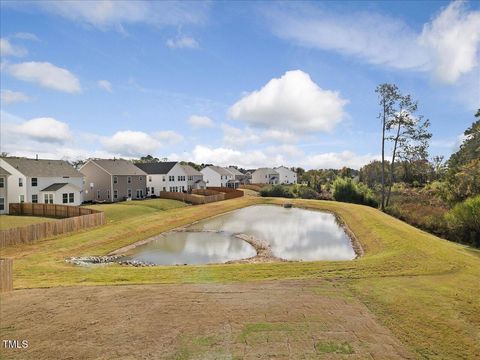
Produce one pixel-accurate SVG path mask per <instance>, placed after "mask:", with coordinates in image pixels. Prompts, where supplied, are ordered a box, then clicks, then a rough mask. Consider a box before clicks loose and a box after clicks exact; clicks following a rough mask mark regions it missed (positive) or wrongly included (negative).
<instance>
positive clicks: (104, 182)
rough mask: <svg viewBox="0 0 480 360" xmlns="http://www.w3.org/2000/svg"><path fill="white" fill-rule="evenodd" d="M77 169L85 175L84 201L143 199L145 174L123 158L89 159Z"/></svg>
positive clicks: (145, 187)
mask: <svg viewBox="0 0 480 360" xmlns="http://www.w3.org/2000/svg"><path fill="white" fill-rule="evenodd" d="M79 171H80V172H81V173H82V174H83V175H84V176H85V192H84V196H83V198H84V201H98V202H116V201H122V200H126V199H143V198H144V197H145V196H146V190H147V185H146V181H147V179H146V177H147V174H146V173H145V172H144V171H142V170H141V169H139V168H138V167H136V166H135V165H134V164H133V163H132V162H130V161H127V160H123V159H113V160H111V159H90V160H88V161H87V162H86V163H85V164H84V165H82V167H80V169H79Z"/></svg>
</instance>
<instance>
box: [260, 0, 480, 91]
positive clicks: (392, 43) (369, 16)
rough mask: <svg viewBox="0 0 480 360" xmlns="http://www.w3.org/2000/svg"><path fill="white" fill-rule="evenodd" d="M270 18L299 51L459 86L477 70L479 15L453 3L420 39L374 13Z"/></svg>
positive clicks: (304, 12)
mask: <svg viewBox="0 0 480 360" xmlns="http://www.w3.org/2000/svg"><path fill="white" fill-rule="evenodd" d="M266 16H267V18H268V20H269V22H270V25H271V28H272V31H273V32H274V34H276V35H277V36H279V37H281V38H283V39H286V40H289V41H293V42H295V43H297V44H299V45H301V46H305V47H311V48H317V49H321V50H328V51H335V52H338V53H340V54H344V55H347V56H353V57H356V58H358V59H361V60H363V61H365V62H367V63H370V64H375V65H383V66H387V67H391V68H396V69H405V70H415V71H429V72H432V73H433V76H434V77H435V78H436V79H438V80H440V81H443V82H445V83H453V82H455V81H456V80H457V79H458V78H459V77H460V76H461V75H462V74H465V73H468V72H470V71H472V70H473V69H474V68H475V66H477V64H478V56H479V55H478V54H479V51H478V50H479V42H480V12H479V11H468V10H467V9H466V5H465V2H463V1H454V2H452V3H451V4H450V5H449V6H448V7H446V8H445V9H443V11H441V12H440V13H439V14H438V16H437V17H436V18H434V19H433V20H432V21H431V22H429V23H426V24H425V25H424V27H423V31H422V32H421V33H420V32H418V31H416V30H414V29H412V28H411V27H410V26H408V25H407V24H406V23H404V22H403V21H401V20H400V19H397V18H393V17H389V16H386V15H381V14H376V13H372V12H368V13H367V12H360V13H350V14H348V13H347V14H345V13H342V14H339V13H333V12H325V11H320V10H319V9H318V8H315V7H313V6H310V5H306V6H296V7H295V8H292V7H287V9H273V8H269V9H268V11H267V12H266Z"/></svg>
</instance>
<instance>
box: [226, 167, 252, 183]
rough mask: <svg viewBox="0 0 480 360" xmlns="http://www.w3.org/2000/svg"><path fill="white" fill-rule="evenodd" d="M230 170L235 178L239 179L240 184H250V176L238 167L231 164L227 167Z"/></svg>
mask: <svg viewBox="0 0 480 360" xmlns="http://www.w3.org/2000/svg"><path fill="white" fill-rule="evenodd" d="M227 170H228V171H230V172H231V173H232V174H233V176H234V177H235V180H238V183H239V184H243V185H244V184H248V177H247V175H245V174H244V173H242V172H240V171H239V170H238V169H237V168H235V167H233V166H229V167H228V168H227Z"/></svg>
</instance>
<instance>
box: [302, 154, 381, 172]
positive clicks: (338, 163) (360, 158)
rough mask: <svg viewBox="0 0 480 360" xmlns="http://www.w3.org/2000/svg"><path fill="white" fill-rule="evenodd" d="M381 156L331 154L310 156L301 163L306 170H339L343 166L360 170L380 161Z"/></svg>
mask: <svg viewBox="0 0 480 360" xmlns="http://www.w3.org/2000/svg"><path fill="white" fill-rule="evenodd" d="M379 159H380V155H373V154H366V155H358V154H355V153H354V152H352V151H342V152H329V153H321V154H315V155H309V156H307V157H306V158H305V159H304V160H302V161H301V162H299V164H300V165H299V166H301V167H304V168H306V169H339V168H341V167H343V166H346V167H350V168H353V169H359V168H361V167H362V166H363V165H365V164H368V163H369V162H371V161H373V160H379Z"/></svg>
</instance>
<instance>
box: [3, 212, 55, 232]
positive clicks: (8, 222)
mask: <svg viewBox="0 0 480 360" xmlns="http://www.w3.org/2000/svg"><path fill="white" fill-rule="evenodd" d="M52 220H55V219H52V218H46V217H38V216H15V215H0V230H6V229H11V228H15V227H20V226H27V225H31V224H38V223H42V222H47V221H52Z"/></svg>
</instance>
